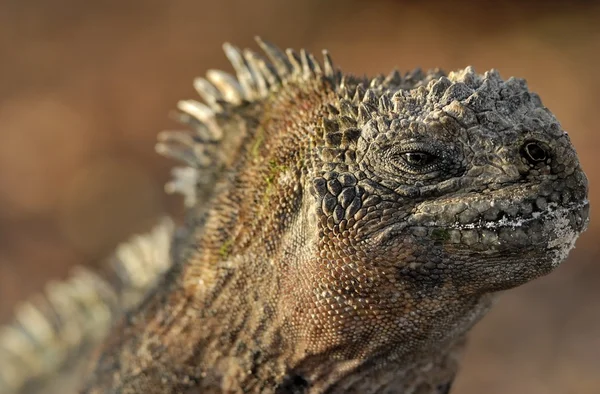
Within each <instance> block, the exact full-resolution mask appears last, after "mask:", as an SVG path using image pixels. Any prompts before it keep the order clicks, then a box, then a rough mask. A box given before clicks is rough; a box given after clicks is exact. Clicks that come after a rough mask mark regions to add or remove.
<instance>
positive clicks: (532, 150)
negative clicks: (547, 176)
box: [523, 142, 546, 163]
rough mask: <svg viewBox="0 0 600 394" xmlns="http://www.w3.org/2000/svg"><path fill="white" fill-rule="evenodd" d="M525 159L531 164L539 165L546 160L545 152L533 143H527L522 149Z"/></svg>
mask: <svg viewBox="0 0 600 394" xmlns="http://www.w3.org/2000/svg"><path fill="white" fill-rule="evenodd" d="M523 151H524V152H523V153H525V155H524V156H525V158H526V159H527V160H528V161H529V162H531V163H539V162H541V161H545V160H546V151H545V150H544V148H542V147H541V146H539V145H538V144H536V143H535V142H529V143H528V144H526V145H525V147H524V148H523Z"/></svg>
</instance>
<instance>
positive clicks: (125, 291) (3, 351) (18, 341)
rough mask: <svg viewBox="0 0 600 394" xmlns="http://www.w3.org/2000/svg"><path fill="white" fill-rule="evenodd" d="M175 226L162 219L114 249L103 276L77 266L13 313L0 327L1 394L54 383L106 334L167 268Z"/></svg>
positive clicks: (166, 219) (169, 263)
mask: <svg viewBox="0 0 600 394" xmlns="http://www.w3.org/2000/svg"><path fill="white" fill-rule="evenodd" d="M173 232H174V224H173V222H172V221H171V220H170V219H168V218H165V219H163V220H162V222H161V223H160V224H158V225H157V226H156V227H155V228H154V229H153V230H152V231H151V232H150V233H148V234H145V235H143V236H135V237H133V238H132V239H131V240H129V241H128V242H126V243H124V244H122V245H120V246H119V247H118V248H117V251H116V253H115V256H114V259H113V260H112V261H111V264H112V266H111V267H110V272H109V274H108V275H107V276H108V277H109V278H108V280H107V279H106V278H103V277H101V276H100V275H98V274H95V273H93V272H91V271H89V270H86V269H84V268H81V267H77V268H76V269H75V271H74V273H73V275H72V276H71V277H70V278H69V279H68V280H65V281H62V282H50V283H49V284H48V285H47V287H46V291H45V293H44V295H38V296H36V297H33V298H32V299H31V300H30V301H28V302H25V303H24V304H22V305H21V306H19V307H18V308H17V309H16V313H15V319H14V321H13V322H12V324H10V325H6V326H4V327H0V392H2V393H5V394H9V393H18V392H22V390H23V387H24V385H25V384H31V382H37V383H36V384H40V385H41V387H44V386H43V382H44V381H48V380H45V379H50V380H52V379H56V376H57V372H59V371H61V370H63V368H68V367H67V365H68V364H69V362H70V361H71V360H72V359H73V358H75V357H79V356H80V355H81V354H82V353H84V352H86V351H90V350H91V348H92V347H93V346H95V345H96V344H97V343H99V342H101V341H102V340H103V339H104V338H105V336H106V335H107V333H108V331H109V329H110V327H111V326H112V324H113V323H114V321H115V318H116V317H118V316H120V315H121V313H122V312H123V311H124V310H127V309H129V308H131V307H132V306H134V305H136V304H137V303H138V302H139V301H140V300H141V299H142V297H143V296H144V295H145V294H146V293H147V291H148V289H150V288H151V287H152V286H153V285H154V283H156V281H157V278H159V277H160V276H161V274H162V273H163V272H165V271H166V270H167V268H169V266H170V265H171V259H170V245H171V240H172V236H173Z"/></svg>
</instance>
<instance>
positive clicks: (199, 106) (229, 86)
mask: <svg viewBox="0 0 600 394" xmlns="http://www.w3.org/2000/svg"><path fill="white" fill-rule="evenodd" d="M256 41H257V43H258V45H259V47H260V48H261V49H262V50H263V52H264V53H265V55H266V57H267V58H268V60H266V59H265V58H263V57H262V56H261V55H259V54H258V53H256V52H254V51H251V50H249V49H244V50H240V49H239V48H237V47H235V46H233V45H231V44H229V43H225V44H224V45H223V50H224V52H225V56H226V57H227V58H228V59H229V61H230V63H231V65H232V66H233V69H234V70H235V76H233V75H231V74H228V73H226V72H224V71H220V70H209V71H208V72H207V73H206V77H205V78H202V77H199V78H196V79H195V80H194V88H195V89H196V91H197V92H198V94H199V95H200V97H201V98H202V99H203V101H204V103H201V102H199V101H196V100H182V101H180V102H179V103H178V104H177V108H178V110H179V112H177V113H176V114H174V118H175V119H176V120H177V121H179V122H180V123H182V124H185V125H187V126H189V127H190V128H191V129H192V131H191V132H190V131H187V130H173V131H170V130H167V131H163V132H161V133H160V134H159V136H158V143H157V145H156V151H157V152H158V153H159V154H161V155H163V156H166V157H168V158H172V159H175V160H179V161H181V162H183V163H184V164H185V165H186V166H187V168H180V167H178V168H176V169H174V170H173V177H174V179H173V180H172V181H171V182H169V183H167V185H166V186H165V191H166V192H167V193H180V194H182V195H183V196H184V197H185V201H184V203H185V206H186V207H192V206H193V205H194V204H195V201H196V185H197V184H199V183H201V182H202V181H201V178H202V170H205V169H207V168H215V167H217V166H218V164H219V163H220V161H221V160H222V156H223V155H222V153H220V152H219V145H220V144H222V141H223V139H224V138H225V139H226V138H227V137H226V136H224V135H223V127H222V126H221V124H220V119H221V118H222V119H227V118H228V116H229V115H230V110H231V109H232V108H235V107H236V106H239V105H242V104H244V103H247V102H253V101H260V100H262V99H264V98H266V97H268V95H269V94H271V92H273V91H276V90H277V89H279V88H280V87H281V86H283V85H285V84H286V83H288V82H290V81H299V82H302V81H305V80H309V79H312V78H324V79H326V80H328V81H329V82H330V83H332V84H333V85H334V86H337V85H338V83H339V79H340V76H341V73H340V71H339V70H337V69H336V68H335V66H334V65H333V62H332V60H331V56H329V53H328V52H327V51H325V50H324V51H323V62H322V64H321V63H320V62H319V61H318V60H317V59H316V58H315V56H313V55H312V54H310V53H308V52H307V51H305V50H304V49H302V50H301V51H300V53H297V52H295V51H293V50H292V49H287V50H285V51H282V50H281V49H279V48H277V47H276V46H275V45H273V44H271V43H269V42H268V41H265V40H263V39H261V38H260V37H256Z"/></svg>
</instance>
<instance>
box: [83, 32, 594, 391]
mask: <svg viewBox="0 0 600 394" xmlns="http://www.w3.org/2000/svg"><path fill="white" fill-rule="evenodd" d="M259 43H260V44H261V46H263V48H264V49H265V50H266V52H267V54H268V55H269V57H270V58H271V63H267V62H265V61H263V60H261V59H260V58H259V57H258V56H257V55H255V54H253V53H252V52H249V51H245V52H243V53H242V52H240V51H238V50H237V49H235V48H233V47H231V46H226V53H227V54H228V56H229V58H230V59H231V60H232V63H233V64H234V67H235V68H236V71H237V75H238V80H237V82H236V81H235V80H233V79H227V78H226V77H225V76H224V75H223V74H218V75H217V74H212V75H211V74H209V77H208V78H209V79H210V80H211V82H208V81H205V80H199V81H198V82H197V87H198V89H199V91H200V92H201V93H202V95H203V96H204V98H205V101H206V102H207V103H208V104H209V105H210V108H209V107H207V106H204V105H202V104H199V103H195V102H190V101H187V102H182V103H180V106H179V107H180V109H181V110H182V111H183V112H184V114H183V115H182V116H181V119H182V120H183V121H185V122H187V123H190V124H192V125H193V126H194V127H195V129H196V134H194V135H193V136H194V138H192V137H190V135H188V134H182V133H167V134H164V135H163V136H162V137H161V138H162V139H163V141H164V142H163V143H162V144H161V145H160V146H159V150H160V151H161V152H163V153H166V154H167V155H170V156H176V157H180V158H183V159H186V160H188V163H189V164H190V165H191V167H192V168H197V170H196V169H194V170H182V171H183V172H185V171H187V172H186V174H187V175H186V177H187V178H186V179H187V180H188V183H187V184H186V182H185V179H183V178H182V177H180V178H179V179H178V180H176V181H175V182H174V183H173V184H172V189H175V190H177V189H179V190H184V191H185V193H186V195H187V197H188V198H187V201H188V205H189V206H190V209H189V214H188V221H187V226H188V229H189V231H188V237H187V239H186V240H185V241H184V244H183V245H184V246H183V247H182V248H180V252H178V253H177V256H178V257H177V259H178V263H176V264H175V266H174V267H173V268H172V269H171V271H170V272H169V273H168V274H167V275H166V277H165V279H164V281H163V282H162V283H161V284H160V285H159V286H158V287H157V288H156V289H155V290H154V291H153V292H152V294H151V295H150V296H149V297H148V298H147V299H146V300H145V302H143V303H142V304H141V305H140V306H139V308H137V309H136V310H134V311H132V312H131V313H129V314H128V315H127V316H126V318H125V319H124V320H123V321H122V322H121V323H120V324H119V325H118V326H117V327H116V328H115V330H114V331H113V332H112V333H111V335H110V337H109V340H108V342H107V343H106V344H105V346H104V348H103V351H102V355H101V357H100V359H99V362H98V364H97V366H96V368H95V370H94V371H93V373H92V374H91V376H90V378H89V381H88V382H87V386H86V387H87V388H86V389H85V390H84V392H85V393H123V394H125V393H146V394H150V393H196V392H202V393H224V392H227V393H230V392H236V393H237V392H240V393H241V392H244V393H405V394H406V393H419V394H427V393H432V394H433V393H435V394H440V393H448V392H449V390H450V385H451V382H452V380H453V378H454V376H455V374H456V372H457V367H458V357H459V354H460V352H461V350H462V348H463V343H464V339H465V334H466V333H467V331H468V330H469V329H470V328H471V327H472V326H473V324H475V323H476V322H477V321H478V320H479V319H480V318H481V317H482V316H483V314H484V313H485V312H486V311H487V309H488V307H489V305H490V302H491V300H492V298H493V297H494V294H495V293H496V292H498V291H500V290H505V289H509V288H512V287H515V286H518V285H521V284H523V283H525V282H527V281H530V280H532V279H534V278H537V277H539V276H541V275H544V274H547V273H549V272H550V271H552V269H554V268H555V267H556V266H557V265H558V264H559V263H560V262H561V261H563V260H564V259H565V257H566V255H567V253H568V251H569V250H570V249H571V248H572V247H573V244H574V242H575V239H576V238H577V236H578V235H579V233H580V232H581V231H583V230H584V228H585V226H586V224H587V220H588V202H587V180H586V177H585V175H584V174H583V172H582V170H581V167H580V164H579V162H578V159H577V156H576V153H575V150H574V149H573V146H572V145H571V143H570V141H569V138H568V136H567V134H566V133H565V132H564V131H563V130H562V129H561V127H560V126H559V124H558V122H557V121H556V119H555V118H554V116H553V115H552V114H551V113H550V112H549V111H548V110H547V109H546V108H545V107H543V105H542V103H541V101H540V99H539V98H538V96H537V95H535V94H533V93H530V92H529V91H528V90H527V87H526V85H525V82H524V81H523V80H519V79H514V78H511V79H509V80H507V81H503V80H502V79H501V78H500V77H499V76H498V74H497V73H496V72H495V71H491V72H487V73H485V74H484V75H479V74H476V73H475V72H474V71H473V70H472V69H471V68H467V69H465V70H461V71H459V72H455V73H450V74H449V75H448V76H444V74H443V72H441V71H437V70H436V71H433V72H430V73H427V74H421V73H419V72H415V73H411V74H408V75H407V76H406V77H404V78H401V77H400V76H399V75H398V74H397V73H392V74H391V75H390V76H389V77H387V78H383V77H377V78H373V79H365V80H363V79H358V78H354V77H351V76H346V75H344V76H342V74H341V73H339V72H338V71H336V70H335V69H334V68H333V67H332V64H331V62H330V60H329V58H328V56H326V60H325V63H324V64H323V66H321V65H319V64H318V63H317V62H316V61H315V60H314V58H312V56H310V55H308V54H306V53H304V52H303V53H302V54H301V55H300V56H298V55H296V54H294V53H292V52H289V53H288V56H285V55H284V54H283V53H281V52H279V51H278V50H277V49H276V48H274V47H272V46H271V45H269V44H266V43H264V42H260V41H259ZM186 113H187V114H186ZM202 168H205V169H204V170H203V169H202ZM184 178H185V177H184ZM206 179H209V180H210V182H207V181H206ZM206 184H209V185H210V187H209V188H207V187H206Z"/></svg>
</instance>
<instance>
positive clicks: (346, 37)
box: [0, 0, 600, 394]
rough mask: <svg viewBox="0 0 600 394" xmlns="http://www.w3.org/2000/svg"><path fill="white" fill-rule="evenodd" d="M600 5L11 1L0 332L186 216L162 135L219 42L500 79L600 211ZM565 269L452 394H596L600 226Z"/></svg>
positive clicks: (512, 302) (517, 304)
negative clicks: (587, 187) (562, 146)
mask: <svg viewBox="0 0 600 394" xmlns="http://www.w3.org/2000/svg"><path fill="white" fill-rule="evenodd" d="M599 21H600V5H597V4H596V3H593V2H582V1H579V2H572V1H571V2H564V3H558V2H555V3H553V2H539V3H537V2H529V3H527V2H517V1H515V2H502V1H496V2H489V3H488V2H473V6H471V5H469V4H468V3H465V2H450V1H447V2H432V1H428V2H426V1H423V2H418V1H318V0H311V1H281V0H261V1H217V0H213V1H204V0H196V1H193V0H188V1H184V0H181V1H170V2H168V1H157V0H130V1H116V0H112V1H103V2H82V1H76V0H54V1H44V0H22V1H16V0H0V321H6V320H7V319H9V318H10V314H11V311H12V309H13V307H14V305H15V303H16V302H18V301H19V300H22V299H24V298H25V297H27V296H28V295H30V294H32V293H33V292H36V291H39V290H41V289H42V288H43V284H44V282H45V281H47V280H48V279H50V278H56V279H58V278H64V277H65V276H66V275H67V274H68V270H69V267H71V266H72V265H74V264H91V265H94V264H98V262H99V261H100V259H101V258H102V257H103V256H105V255H107V254H108V253H109V252H110V251H111V249H112V248H113V247H114V246H115V244H116V243H117V242H119V241H120V240H123V239H124V238H126V237H127V236H128V235H129V234H131V233H132V232H136V231H141V230H144V229H147V228H148V227H149V226H150V225H151V224H152V223H154V220H155V219H156V218H157V217H158V216H159V215H160V214H162V213H164V212H171V213H173V214H175V215H179V214H180V213H181V212H180V211H181V208H180V206H181V201H179V199H178V198H168V197H166V196H165V195H164V194H163V192H162V187H163V186H162V185H163V183H164V182H165V181H166V180H167V179H168V177H169V175H168V171H169V168H170V166H171V165H172V164H173V163H170V162H168V161H167V160H165V159H162V158H160V157H159V156H158V155H156V154H155V153H154V149H153V146H154V141H155V136H156V133H157V131H159V130H161V129H164V128H172V127H174V126H175V125H174V124H172V123H171V122H170V121H169V120H168V117H167V113H168V112H169V110H171V109H172V108H174V106H175V103H176V101H177V100H179V99H183V98H191V97H195V94H194V91H193V89H192V85H191V81H192V79H193V77H194V76H197V75H200V74H203V73H204V72H205V71H206V70H207V69H208V68H224V69H226V70H228V71H229V70H230V67H229V65H228V64H227V62H226V60H225V57H224V56H223V55H222V53H221V43H222V42H223V41H232V42H233V43H235V44H237V45H239V46H248V45H251V46H253V47H255V44H254V43H253V40H252V37H253V36H254V35H256V34H259V35H261V36H263V37H265V38H267V39H269V40H271V41H274V42H275V43H277V44H279V45H280V46H282V47H294V48H300V47H306V48H307V49H310V50H312V51H313V52H319V51H320V50H321V49H322V48H328V49H329V50H330V52H331V53H332V54H333V57H334V60H335V61H336V63H337V65H338V66H341V67H342V69H343V70H345V71H350V72H354V73H358V74H364V73H367V74H374V73H379V72H385V73H387V72H388V71H390V70H391V69H392V68H393V67H395V66H398V67H399V68H400V69H401V70H402V71H407V70H409V69H413V68H414V67H416V66H421V67H423V68H432V67H442V68H444V69H455V68H462V67H464V66H466V65H468V64H472V65H474V66H475V68H476V69H477V70H478V71H480V72H482V71H484V70H487V69H489V68H497V69H499V70H500V73H501V74H502V75H503V76H504V77H509V76H511V75H516V76H520V77H525V78H527V80H528V82H529V86H530V88H532V90H534V91H536V92H538V93H539V94H540V95H541V97H542V98H543V100H544V103H545V105H546V106H548V107H549V108H550V109H551V110H552V111H553V112H554V113H555V114H556V115H557V117H558V118H559V119H560V120H561V122H562V124H563V126H564V128H565V129H566V130H567V131H569V133H570V135H571V138H572V140H573V143H574V144H575V146H576V148H577V149H578V152H579V153H580V155H581V160H582V161H583V166H584V168H585V169H586V171H587V173H588V176H589V178H590V183H591V200H592V206H593V208H592V209H593V211H592V212H593V214H595V213H596V212H598V211H597V210H596V209H597V208H596V207H598V206H600V195H599V193H598V190H599V189H598V186H597V185H599V184H600V170H598V169H597V168H598V165H599V164H598V155H599V154H600V151H599V149H598V148H599V142H600V136H599V134H598V125H599V124H600V119H599V116H600V111H599V108H598V107H599V105H600V73H599V70H598V62H599V61H600V22H599ZM595 216H596V217H595V218H593V219H592V222H591V225H590V228H589V230H588V231H587V233H585V234H584V236H583V237H582V238H581V239H580V241H579V242H578V244H577V249H576V250H575V251H574V252H573V253H572V254H571V257H570V260H569V261H568V262H567V263H566V264H565V265H563V266H562V267H561V268H560V269H559V270H558V272H556V273H555V274H553V275H550V276H548V277H546V278H543V279H541V280H538V281H536V282H534V283H531V284H529V285H526V286H523V287H522V288H520V289H518V290H515V291H512V292H509V293H507V294H506V295H504V296H503V297H502V298H501V300H500V301H499V303H498V305H497V307H496V308H495V309H494V310H493V311H492V312H491V313H490V315H489V316H488V317H487V318H486V319H484V321H483V322H482V323H481V324H479V325H478V326H477V328H476V330H475V332H474V335H473V336H472V342H471V347H470V349H469V352H468V354H467V357H466V363H465V365H464V368H463V371H462V373H461V375H460V377H459V379H458V381H457V385H456V387H455V391H453V392H455V393H464V394H473V393H484V392H485V393H491V394H495V393H551V394H554V393H577V394H585V393H600V288H599V286H598V285H599V284H600V280H599V279H600V265H599V264H598V263H597V258H598V254H599V248H600V244H599V243H598V242H597V238H598V235H599V231H600V217H598V215H595Z"/></svg>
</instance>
